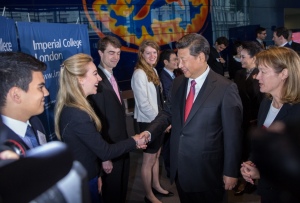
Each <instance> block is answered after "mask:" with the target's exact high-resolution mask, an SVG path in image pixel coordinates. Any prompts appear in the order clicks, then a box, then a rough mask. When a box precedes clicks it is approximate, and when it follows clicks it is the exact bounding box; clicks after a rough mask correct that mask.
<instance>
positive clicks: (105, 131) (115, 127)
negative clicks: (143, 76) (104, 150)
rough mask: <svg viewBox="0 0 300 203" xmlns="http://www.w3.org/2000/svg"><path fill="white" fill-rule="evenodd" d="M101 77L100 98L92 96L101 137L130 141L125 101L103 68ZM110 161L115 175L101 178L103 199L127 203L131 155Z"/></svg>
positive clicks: (113, 141)
mask: <svg viewBox="0 0 300 203" xmlns="http://www.w3.org/2000/svg"><path fill="white" fill-rule="evenodd" d="M98 74H99V75H100V77H101V78H102V81H101V82H99V85H98V89H97V94H94V95H91V96H90V97H89V100H90V103H91V105H92V106H93V108H94V110H95V112H96V114H97V116H98V118H99V119H100V121H101V124H102V129H101V134H102V137H103V138H104V139H105V140H106V141H107V142H108V143H118V142H120V141H122V140H126V139H127V138H128V134H127V130H126V114H125V106H124V103H123V100H122V99H121V102H122V103H120V100H119V98H118V97H117V95H116V93H115V91H114V89H113V87H112V85H111V83H110V81H109V80H108V78H107V76H106V75H105V74H104V72H103V71H102V70H101V69H100V68H98ZM120 95H121V93H120ZM111 161H112V162H113V170H112V172H111V173H110V174H104V175H103V176H102V182H103V188H102V195H103V199H104V202H120V203H121V202H124V201H125V200H126V192H127V184H128V177H129V167H130V165H129V154H128V153H126V154H123V155H122V156H119V157H117V158H115V159H113V160H111ZM123 199H124V200H123Z"/></svg>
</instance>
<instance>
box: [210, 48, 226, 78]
mask: <svg viewBox="0 0 300 203" xmlns="http://www.w3.org/2000/svg"><path fill="white" fill-rule="evenodd" d="M217 58H220V55H219V53H218V52H217V50H216V49H215V48H214V47H213V46H211V47H210V53H209V58H208V61H207V63H208V65H209V67H210V68H211V69H212V70H213V71H215V72H216V73H218V74H220V75H224V65H223V64H222V63H221V62H218V61H217Z"/></svg>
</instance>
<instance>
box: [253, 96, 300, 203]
mask: <svg viewBox="0 0 300 203" xmlns="http://www.w3.org/2000/svg"><path fill="white" fill-rule="evenodd" d="M271 103H272V100H270V99H267V98H265V99H264V100H263V101H262V103H261V105H260V108H259V113H258V127H259V128H261V127H262V126H263V124H264V122H265V120H266V117H267V115H268V112H269V109H270V105H271ZM299 120H300V104H299V103H298V104H293V105H291V104H283V106H282V107H281V109H280V111H279V113H278V114H277V116H276V117H275V119H274V121H281V122H283V123H295V122H297V121H299ZM253 162H254V163H255V160H253ZM258 193H259V194H260V195H262V196H265V197H267V198H269V199H273V200H276V202H280V201H279V199H280V195H281V194H282V191H281V189H280V188H277V187H274V185H273V184H272V183H270V182H269V181H268V180H266V179H265V178H264V177H263V176H261V177H260V180H259V182H258ZM291 202H295V201H291Z"/></svg>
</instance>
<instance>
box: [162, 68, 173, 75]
mask: <svg viewBox="0 0 300 203" xmlns="http://www.w3.org/2000/svg"><path fill="white" fill-rule="evenodd" d="M164 70H165V71H166V72H167V73H168V74H169V75H170V76H171V77H173V75H174V73H173V72H172V71H170V70H168V69H167V68H166V67H164Z"/></svg>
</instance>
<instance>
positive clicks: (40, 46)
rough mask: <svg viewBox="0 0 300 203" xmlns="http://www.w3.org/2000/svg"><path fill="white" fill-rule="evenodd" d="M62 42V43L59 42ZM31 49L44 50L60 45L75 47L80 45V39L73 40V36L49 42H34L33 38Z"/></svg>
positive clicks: (60, 46) (59, 46)
mask: <svg viewBox="0 0 300 203" xmlns="http://www.w3.org/2000/svg"><path fill="white" fill-rule="evenodd" d="M61 42H62V43H61ZM32 45H33V50H43V52H45V51H46V50H47V49H60V48H62V45H63V46H64V47H76V48H79V47H81V46H82V41H81V40H74V39H73V38H70V39H63V40H62V41H61V39H59V40H55V39H54V40H53V41H51V42H36V41H35V40H33V41H32Z"/></svg>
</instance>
